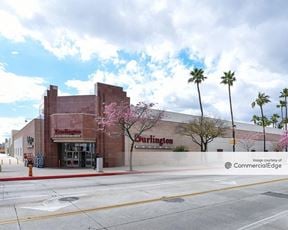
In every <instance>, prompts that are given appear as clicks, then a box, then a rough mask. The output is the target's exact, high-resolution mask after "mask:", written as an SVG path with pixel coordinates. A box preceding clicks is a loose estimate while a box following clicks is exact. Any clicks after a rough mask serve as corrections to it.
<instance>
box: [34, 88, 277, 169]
mask: <svg viewBox="0 0 288 230" xmlns="http://www.w3.org/2000/svg"><path fill="white" fill-rule="evenodd" d="M120 101H121V102H127V103H130V98H129V97H127V94H126V92H125V91H123V89H122V88H121V87H117V86H112V85H106V84H102V83H97V84H96V85H95V93H94V94H93V95H81V96H58V87H57V86H50V88H49V89H48V90H47V93H46V96H44V154H45V166H46V167H74V168H78V167H85V168H90V167H93V165H94V162H95V157H96V156H98V157H102V158H103V163H104V167H117V166H124V165H128V162H129V149H130V144H131V143H130V140H129V138H128V137H126V136H124V134H123V132H122V131H121V130H119V128H118V127H115V128H113V129H111V130H108V132H105V133H104V132H102V131H101V128H100V127H98V125H97V124H98V121H99V119H101V117H103V112H104V106H105V105H108V104H110V103H111V102H120ZM194 118H195V116H191V115H186V114H180V113H174V112H165V113H164V117H163V118H162V119H161V121H159V123H158V124H157V125H156V126H155V127H153V128H152V129H150V130H148V131H146V132H145V133H143V134H142V135H141V136H139V137H138V138H136V141H135V148H134V151H133V152H134V154H133V164H134V165H145V164H152V163H156V164H157V163H159V164H162V163H163V162H166V160H167V159H168V158H170V159H171V161H173V160H175V159H176V160H177V159H179V158H180V157H183V156H184V155H183V154H182V153H174V152H173V150H174V149H175V147H178V146H184V147H185V149H187V150H189V151H191V152H193V151H199V146H197V145H196V144H194V143H193V142H192V141H191V138H189V137H185V136H181V135H180V134H178V133H177V132H176V130H177V127H178V125H179V124H180V123H187V122H189V121H191V120H192V119H194ZM236 128H237V130H236V131H237V132H236V134H237V135H238V136H236V138H237V137H239V136H240V135H242V136H247V135H251V134H255V133H261V127H259V126H255V125H252V124H245V123H236ZM132 132H133V130H132ZM281 133H282V131H281V130H279V129H273V128H268V127H267V130H266V135H267V137H266V139H267V146H268V149H269V151H272V148H273V144H274V143H275V142H276V141H277V140H278V139H279V135H280V134H281ZM35 138H37V137H36V135H35ZM229 140H230V138H229V136H227V137H224V138H216V139H215V140H214V141H213V142H212V143H210V144H209V146H208V150H209V151H231V149H232V147H231V143H229ZM261 148H262V138H261V137H260V138H259V140H255V146H253V149H254V150H255V151H262V150H261ZM236 151H245V150H244V149H241V146H240V145H236ZM181 154H182V155H181Z"/></svg>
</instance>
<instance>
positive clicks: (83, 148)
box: [61, 143, 95, 168]
mask: <svg viewBox="0 0 288 230" xmlns="http://www.w3.org/2000/svg"><path fill="white" fill-rule="evenodd" d="M62 149H63V152H62V157H61V158H62V161H63V166H64V167H71V168H73V167H74V168H78V167H81V168H91V167H92V162H93V160H92V157H93V155H94V154H95V144H94V143H64V144H63V148H62Z"/></svg>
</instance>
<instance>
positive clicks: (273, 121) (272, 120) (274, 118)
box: [270, 113, 280, 128]
mask: <svg viewBox="0 0 288 230" xmlns="http://www.w3.org/2000/svg"><path fill="white" fill-rule="evenodd" d="M279 118H280V116H279V115H278V114H277V113H274V114H273V115H272V116H271V118H270V121H271V123H272V125H273V128H276V127H277V123H278V119H279Z"/></svg>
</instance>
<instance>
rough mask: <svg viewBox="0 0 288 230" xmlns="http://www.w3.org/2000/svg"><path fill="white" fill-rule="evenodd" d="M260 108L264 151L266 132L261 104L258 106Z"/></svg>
mask: <svg viewBox="0 0 288 230" xmlns="http://www.w3.org/2000/svg"><path fill="white" fill-rule="evenodd" d="M260 110H261V118H262V127H263V139H264V152H266V133H265V124H264V113H263V108H262V106H260Z"/></svg>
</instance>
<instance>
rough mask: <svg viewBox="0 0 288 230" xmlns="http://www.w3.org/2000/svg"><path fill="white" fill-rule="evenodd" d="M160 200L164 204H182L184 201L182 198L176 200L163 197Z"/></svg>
mask: <svg viewBox="0 0 288 230" xmlns="http://www.w3.org/2000/svg"><path fill="white" fill-rule="evenodd" d="M162 200H163V201H165V202H171V203H182V202H184V201H185V200H184V199H183V198H180V197H176V198H169V197H163V198H162Z"/></svg>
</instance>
